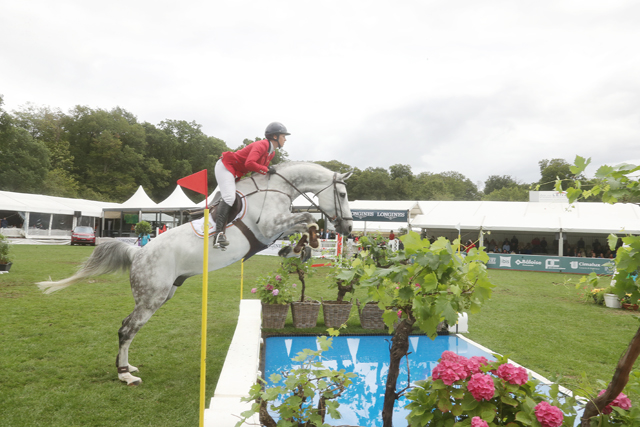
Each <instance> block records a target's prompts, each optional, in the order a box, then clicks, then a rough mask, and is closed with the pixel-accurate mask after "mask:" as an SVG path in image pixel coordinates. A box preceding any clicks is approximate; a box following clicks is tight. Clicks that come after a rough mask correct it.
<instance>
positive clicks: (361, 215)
mask: <svg viewBox="0 0 640 427" xmlns="http://www.w3.org/2000/svg"><path fill="white" fill-rule="evenodd" d="M351 216H353V220H354V221H383V222H385V221H386V222H409V211H391V210H378V209H351Z"/></svg>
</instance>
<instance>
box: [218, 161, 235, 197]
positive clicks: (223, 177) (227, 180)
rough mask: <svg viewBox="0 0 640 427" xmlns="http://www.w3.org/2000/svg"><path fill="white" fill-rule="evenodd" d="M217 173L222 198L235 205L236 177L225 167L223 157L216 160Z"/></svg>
mask: <svg viewBox="0 0 640 427" xmlns="http://www.w3.org/2000/svg"><path fill="white" fill-rule="evenodd" d="M215 174H216V181H218V187H220V194H221V195H222V200H224V202H225V203H226V204H227V205H229V206H233V202H235V201H236V177H235V176H233V174H232V173H231V172H229V169H227V168H226V167H225V165H224V164H223V163H222V159H220V160H218V161H217V162H216V167H215Z"/></svg>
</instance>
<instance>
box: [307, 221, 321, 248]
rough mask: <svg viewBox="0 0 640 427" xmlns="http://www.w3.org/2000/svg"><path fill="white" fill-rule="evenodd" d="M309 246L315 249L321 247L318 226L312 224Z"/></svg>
mask: <svg viewBox="0 0 640 427" xmlns="http://www.w3.org/2000/svg"><path fill="white" fill-rule="evenodd" d="M309 246H311V247H312V248H313V249H318V248H319V247H320V242H318V224H311V225H310V226H309Z"/></svg>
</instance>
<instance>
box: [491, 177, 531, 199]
mask: <svg viewBox="0 0 640 427" xmlns="http://www.w3.org/2000/svg"><path fill="white" fill-rule="evenodd" d="M521 185H522V184H520V183H519V182H518V181H516V180H515V179H513V178H512V177H511V175H491V176H489V178H487V180H486V181H485V182H484V191H483V192H484V194H485V195H488V194H491V193H492V192H493V191H495V190H500V189H501V188H505V187H518V186H521Z"/></svg>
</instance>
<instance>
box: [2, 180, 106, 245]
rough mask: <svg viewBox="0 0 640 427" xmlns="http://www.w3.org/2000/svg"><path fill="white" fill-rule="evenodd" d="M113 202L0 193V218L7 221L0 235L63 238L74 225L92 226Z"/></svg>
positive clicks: (7, 192) (68, 234)
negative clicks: (5, 218) (7, 219)
mask: <svg viewBox="0 0 640 427" xmlns="http://www.w3.org/2000/svg"><path fill="white" fill-rule="evenodd" d="M113 206H118V205H117V203H109V202H98V201H95V200H85V199H71V198H67V197H54V196H45V195H42V194H29V193H15V192H10V191H0V217H2V218H4V217H7V218H9V224H10V227H9V228H6V229H3V230H2V233H3V234H5V235H6V236H10V237H20V236H23V237H27V238H43V239H50V238H65V237H67V238H68V237H69V236H70V235H71V230H73V228H74V227H75V226H76V225H90V226H94V223H95V219H96V218H100V217H101V216H102V210H103V209H105V208H110V207H113Z"/></svg>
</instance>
